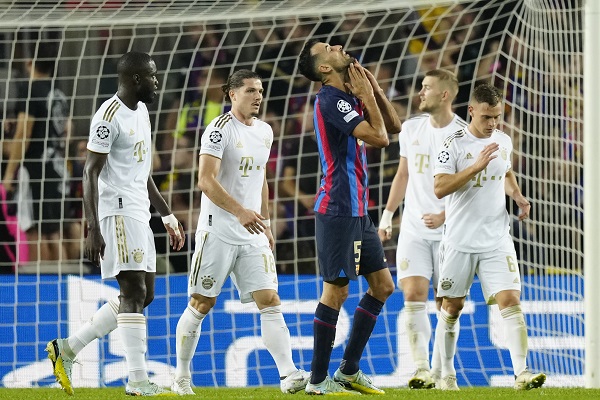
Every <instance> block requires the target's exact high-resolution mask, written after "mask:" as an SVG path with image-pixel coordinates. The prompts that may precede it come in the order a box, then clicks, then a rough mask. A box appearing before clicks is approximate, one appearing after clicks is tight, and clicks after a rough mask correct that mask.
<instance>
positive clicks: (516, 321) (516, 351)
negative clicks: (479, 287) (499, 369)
mask: <svg viewBox="0 0 600 400" xmlns="http://www.w3.org/2000/svg"><path fill="white" fill-rule="evenodd" d="M500 315H502V318H503V319H504V337H505V338H506V345H507V347H508V351H509V352H510V359H511V360H512V365H513V371H514V374H515V375H516V376H519V374H520V373H521V372H523V371H525V370H526V369H527V349H528V346H527V326H526V325H525V316H524V315H523V311H521V306H520V305H516V306H512V307H506V308H505V309H503V310H501V311H500Z"/></svg>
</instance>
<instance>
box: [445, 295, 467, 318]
mask: <svg viewBox="0 0 600 400" xmlns="http://www.w3.org/2000/svg"><path fill="white" fill-rule="evenodd" d="M459 300H460V299H452V300H448V299H444V302H443V304H442V308H443V309H444V310H445V311H446V312H447V313H448V314H450V315H452V316H455V317H457V316H459V315H460V313H461V311H462V309H463V306H464V302H463V301H459Z"/></svg>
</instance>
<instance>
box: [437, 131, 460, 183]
mask: <svg viewBox="0 0 600 400" xmlns="http://www.w3.org/2000/svg"><path fill="white" fill-rule="evenodd" d="M456 152H457V148H456V140H455V139H454V138H453V137H452V136H450V137H448V138H446V140H444V143H443V144H442V145H441V146H440V148H439V149H438V151H437V155H436V157H435V161H434V167H433V176H435V175H438V174H455V173H456V157H457V156H456Z"/></svg>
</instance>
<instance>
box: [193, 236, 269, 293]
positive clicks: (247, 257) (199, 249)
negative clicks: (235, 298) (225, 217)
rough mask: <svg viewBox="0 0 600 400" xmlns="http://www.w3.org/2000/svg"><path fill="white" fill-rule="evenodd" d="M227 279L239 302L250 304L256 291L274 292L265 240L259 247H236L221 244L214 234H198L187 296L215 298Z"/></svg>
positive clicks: (256, 245)
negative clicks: (235, 291)
mask: <svg viewBox="0 0 600 400" xmlns="http://www.w3.org/2000/svg"><path fill="white" fill-rule="evenodd" d="M229 276H231V280H232V281H233V283H234V285H235V286H236V288H237V290H238V293H239V296H240V301H241V302H242V303H250V302H252V301H254V299H253V297H252V293H253V292H256V291H257V290H264V289H272V290H275V291H277V289H278V287H279V284H278V281H277V271H276V269H275V258H274V257H273V252H272V251H271V248H270V247H269V242H268V241H267V240H266V237H265V240H264V241H261V242H260V243H259V244H244V245H237V244H230V243H226V242H224V241H222V240H221V239H219V237H218V236H217V235H215V234H214V233H209V232H206V231H198V232H197V233H196V249H195V250H194V255H193V257H192V266H191V270H190V276H189V279H188V294H189V295H190V296H191V295H192V294H194V293H197V294H201V295H202V296H205V297H218V296H219V294H220V293H221V289H222V288H223V285H224V284H225V282H226V280H227V278H228V277H229Z"/></svg>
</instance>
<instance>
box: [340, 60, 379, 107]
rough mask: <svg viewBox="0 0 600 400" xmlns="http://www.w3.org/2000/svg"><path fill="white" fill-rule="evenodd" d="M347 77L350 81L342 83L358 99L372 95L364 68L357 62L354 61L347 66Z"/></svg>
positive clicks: (371, 88)
mask: <svg viewBox="0 0 600 400" xmlns="http://www.w3.org/2000/svg"><path fill="white" fill-rule="evenodd" d="M348 77H349V78H350V82H346V83H344V85H346V87H347V88H348V89H349V90H350V91H351V92H352V94H353V95H354V96H356V97H358V98H359V99H360V100H363V99H365V98H366V97H367V96H373V87H372V86H371V83H370V82H369V78H367V74H366V72H365V69H364V68H363V67H362V66H361V65H360V64H359V63H358V62H354V63H352V64H350V66H349V67H348Z"/></svg>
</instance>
